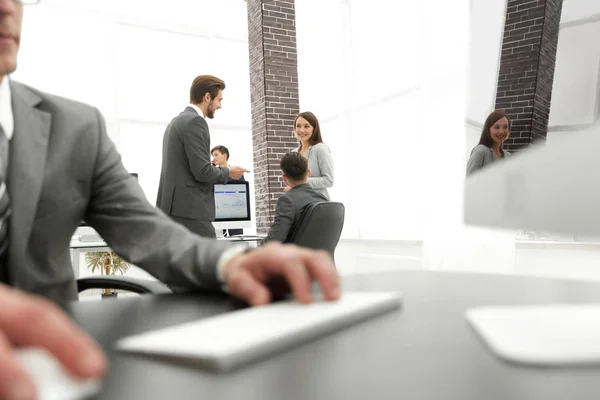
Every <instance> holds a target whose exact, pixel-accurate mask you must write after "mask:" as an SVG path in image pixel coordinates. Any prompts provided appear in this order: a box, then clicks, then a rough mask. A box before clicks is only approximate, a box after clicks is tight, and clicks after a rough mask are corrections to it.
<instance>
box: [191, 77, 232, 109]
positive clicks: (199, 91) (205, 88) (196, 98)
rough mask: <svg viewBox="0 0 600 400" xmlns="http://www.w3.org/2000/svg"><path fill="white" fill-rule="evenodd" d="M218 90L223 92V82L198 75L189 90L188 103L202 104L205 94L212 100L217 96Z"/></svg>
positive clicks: (215, 78)
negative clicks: (208, 94)
mask: <svg viewBox="0 0 600 400" xmlns="http://www.w3.org/2000/svg"><path fill="white" fill-rule="evenodd" d="M219 90H225V82H223V80H221V79H219V78H217V77H216V76H212V75H199V76H197V77H196V78H194V81H193V82H192V87H191V88H190V103H194V104H200V103H202V99H203V98H204V95H205V94H206V93H210V98H211V99H214V98H215V97H217V95H218V94H219Z"/></svg>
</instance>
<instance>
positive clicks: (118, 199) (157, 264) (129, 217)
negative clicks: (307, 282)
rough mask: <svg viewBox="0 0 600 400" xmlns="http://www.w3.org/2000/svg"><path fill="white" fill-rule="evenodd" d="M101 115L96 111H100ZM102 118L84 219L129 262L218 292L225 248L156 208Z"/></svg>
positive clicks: (173, 282)
mask: <svg viewBox="0 0 600 400" xmlns="http://www.w3.org/2000/svg"><path fill="white" fill-rule="evenodd" d="M96 112H97V110H96ZM97 118H98V125H97V126H98V132H97V135H99V138H98V139H97V140H98V154H97V157H96V161H95V166H94V168H93V171H94V172H93V173H94V176H93V181H92V182H93V183H92V184H93V188H92V190H91V193H92V197H91V199H90V202H89V205H88V209H87V212H86V214H85V220H86V222H87V223H88V224H90V225H91V226H92V227H93V228H95V229H96V230H97V231H98V233H100V235H101V236H102V237H103V238H104V239H105V240H106V242H107V243H108V245H109V246H110V247H111V248H112V249H113V250H115V251H116V252H117V254H119V255H120V256H122V257H123V258H124V259H126V260H128V261H130V262H131V263H133V264H134V265H137V266H139V267H141V268H143V269H145V270H146V271H148V272H149V273H150V274H152V275H153V276H155V277H156V278H158V279H159V280H161V281H162V282H164V283H166V284H170V285H176V286H178V287H180V288H183V289H194V288H218V287H219V282H218V281H217V277H216V264H217V261H218V259H219V257H220V256H221V254H222V253H223V252H224V251H225V250H226V249H227V248H229V245H227V244H226V243H221V242H218V241H215V240H214V239H213V240H211V239H204V238H201V237H199V236H196V235H193V234H191V233H190V232H189V231H188V230H187V229H185V228H184V227H182V226H180V225H179V224H177V223H175V222H173V221H172V220H171V219H170V218H169V217H167V216H166V215H165V214H164V213H162V212H161V211H160V210H158V209H156V208H155V207H153V206H152V205H151V204H150V203H149V202H148V201H147V200H146V197H145V195H144V193H143V192H142V190H141V188H140V186H139V185H138V184H137V182H136V181H135V178H133V177H131V176H130V175H129V174H128V172H127V171H126V170H125V168H124V167H123V164H122V163H121V157H120V155H119V153H118V152H117V150H116V148H115V146H114V144H113V143H112V141H111V140H110V139H109V138H108V135H107V134H106V129H105V126H104V119H103V118H102V116H101V115H100V113H99V112H97Z"/></svg>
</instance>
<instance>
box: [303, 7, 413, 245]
mask: <svg viewBox="0 0 600 400" xmlns="http://www.w3.org/2000/svg"><path fill="white" fill-rule="evenodd" d="M382 10H384V11H383V12H382ZM419 12H420V6H419V2H417V1H409V2H402V4H400V3H399V2H388V1H383V0H377V1H358V0H357V1H319V0H306V1H301V2H300V1H299V2H296V13H297V14H296V15H297V23H296V25H297V34H298V60H299V64H298V69H299V86H300V108H301V110H312V111H314V112H315V113H316V115H317V117H318V118H319V119H320V121H321V124H322V133H323V139H324V141H325V142H326V143H327V144H328V145H329V146H330V148H331V150H332V153H333V158H334V162H335V185H334V188H333V189H332V190H331V195H332V198H333V200H338V201H342V202H343V203H344V204H345V205H346V221H345V226H344V232H343V237H352V238H365V239H415V238H421V236H422V210H421V204H420V203H421V202H420V200H421V198H420V190H419V186H420V181H419V179H420V175H419V173H418V171H419V170H420V169H421V166H420V164H421V160H420V158H419V155H420V154H421V151H420V148H421V146H422V137H421V133H422V132H423V130H422V128H421V124H420V121H419V118H416V113H418V112H419V110H420V106H419V100H418V98H419V97H418V86H419V82H420V76H419V63H420V60H419V54H420V53H419V47H420V42H419V32H420V27H419V20H418V14H419ZM324 25H327V34H324V31H323V30H322V29H316V28H315V27H317V26H324Z"/></svg>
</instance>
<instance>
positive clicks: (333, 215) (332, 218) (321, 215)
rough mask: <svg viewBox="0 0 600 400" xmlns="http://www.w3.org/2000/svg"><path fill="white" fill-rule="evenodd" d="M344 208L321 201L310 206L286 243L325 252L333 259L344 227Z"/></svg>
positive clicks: (340, 205)
mask: <svg viewBox="0 0 600 400" xmlns="http://www.w3.org/2000/svg"><path fill="white" fill-rule="evenodd" d="M344 215H345V208H344V205H343V204H342V203H336V202H333V201H321V202H317V203H313V204H310V205H309V206H308V207H306V209H305V210H304V212H303V213H302V216H301V217H300V220H299V222H298V224H297V226H295V227H293V228H292V233H291V236H290V239H289V240H288V241H287V242H288V243H293V244H296V245H298V246H301V247H308V248H310V249H316V250H325V251H327V252H329V254H331V257H332V258H334V259H335V257H334V255H335V248H336V247H337V244H338V242H339V240H340V235H341V234H342V228H343V227H344Z"/></svg>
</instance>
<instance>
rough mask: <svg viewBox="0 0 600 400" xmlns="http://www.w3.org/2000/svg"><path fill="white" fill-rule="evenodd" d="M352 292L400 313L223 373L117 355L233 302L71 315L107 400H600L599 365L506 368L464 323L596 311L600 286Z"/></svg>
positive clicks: (185, 299)
mask: <svg viewBox="0 0 600 400" xmlns="http://www.w3.org/2000/svg"><path fill="white" fill-rule="evenodd" d="M344 287H345V288H347V289H360V290H392V291H399V292H401V293H402V294H403V295H404V299H405V301H404V308H403V309H402V310H400V311H396V312H393V313H390V314H386V315H383V316H381V317H377V318H375V319H372V320H370V321H368V322H365V323H362V324H359V325H356V326H354V327H351V328H349V329H346V330H343V331H340V332H338V333H336V334H333V335H330V336H327V337H324V338H322V339H319V340H316V341H313V342H310V343H308V344H305V345H302V346H300V347H297V348H294V349H291V350H289V351H287V352H284V353H281V354H279V355H277V356H274V357H272V358H270V359H266V360H263V361H261V362H258V363H256V364H252V365H249V366H247V367H244V368H242V369H239V370H237V371H234V372H231V373H226V374H217V373H210V372H205V371H202V370H200V369H195V368H193V367H189V366H183V365H176V364H172V363H168V362H163V361H157V360H153V359H151V358H147V357H142V356H135V355H125V354H120V353H115V352H113V351H112V350H111V347H112V345H113V343H114V341H115V340H116V339H118V338H120V337H122V336H125V335H129V334H134V333H139V332H143V331H146V330H149V329H152V328H157V327H163V326H168V325H171V324H174V323H178V322H184V321H190V320H194V319H198V318H205V317H208V316H210V315H215V314H220V313H223V312H227V311H230V310H234V309H236V308H238V307H239V306H240V305H239V304H238V303H237V302H236V301H234V300H232V299H229V298H227V297H223V296H221V295H217V294H214V295H208V294H206V295H203V296H197V297H192V296H182V295H166V296H159V297H149V296H140V297H138V298H130V299H123V300H107V301H101V302H100V301H98V302H86V303H78V304H73V305H72V306H71V312H72V313H73V315H74V316H75V318H76V319H77V320H78V321H79V322H80V323H81V324H82V325H83V326H84V327H85V328H86V329H87V330H88V331H90V332H91V333H92V334H93V335H94V336H95V337H96V338H97V339H98V340H99V341H100V343H101V344H102V346H103V347H104V348H105V349H107V350H108V351H109V355H110V359H111V363H112V365H111V371H110V374H109V376H108V377H107V379H106V381H105V384H104V387H103V393H102V394H101V395H100V396H99V398H100V399H115V400H116V399H167V398H169V399H171V398H172V399H179V400H181V399H236V400H238V399H243V400H250V399H257V400H259V399H260V400H269V399H273V400H275V399H277V400H280V399H285V400H294V399H335V400H337V399H340V400H348V399H361V400H362V399H373V400H376V399H377V400H380V399H394V400H396V399H407V400H420V399H432V400H433V399H436V400H438V399H444V400H449V399H457V400H496V399H498V400H499V399H507V400H519V399H524V400H525V399H526V400H536V399H544V400H548V399H561V400H563V399H598V398H600V384H599V383H598V379H599V378H598V377H599V376H600V366H598V367H582V368H581V367H580V368H533V367H522V366H517V365H510V364H507V363H505V362H502V361H500V360H498V359H497V358H495V356H494V355H493V354H491V353H490V352H489V351H488V350H487V349H486V348H485V346H484V344H483V343H482V342H481V341H480V340H479V339H478V337H477V336H476V335H475V333H474V332H472V331H471V329H470V327H469V326H468V325H467V323H466V322H465V320H464V317H463V313H464V311H465V310H466V309H467V308H469V307H473V306H478V305H490V304H525V303H551V302H564V303H583V302H592V301H593V302H600V284H598V283H586V282H569V281H561V280H553V279H542V278H522V277H511V276H493V275H478V274H460V273H440V272H424V271H402V272H392V273H387V272H386V273H379V274H378V273H375V274H370V275H356V276H353V277H350V278H349V279H345V280H344ZM599 340H600V338H599Z"/></svg>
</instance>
